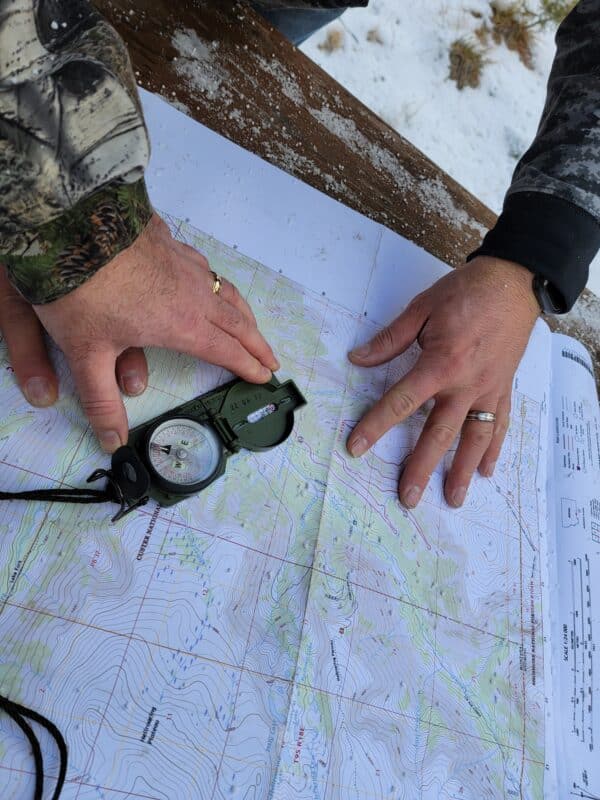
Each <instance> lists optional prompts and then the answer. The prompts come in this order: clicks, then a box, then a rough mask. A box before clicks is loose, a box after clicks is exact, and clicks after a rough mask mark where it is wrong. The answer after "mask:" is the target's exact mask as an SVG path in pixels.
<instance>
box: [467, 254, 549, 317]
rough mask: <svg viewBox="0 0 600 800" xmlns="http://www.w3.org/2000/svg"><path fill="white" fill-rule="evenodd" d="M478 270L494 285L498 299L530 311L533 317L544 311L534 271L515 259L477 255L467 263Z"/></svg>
mask: <svg viewBox="0 0 600 800" xmlns="http://www.w3.org/2000/svg"><path fill="white" fill-rule="evenodd" d="M467 266H469V267H472V268H474V269H476V270H477V272H478V273H479V274H480V275H482V277H485V280H486V281H488V282H489V284H490V285H492V286H493V287H494V289H495V290H496V292H497V293H498V299H499V301H501V300H502V299H505V300H506V301H507V302H510V304H511V305H514V304H515V303H516V304H518V306H519V307H522V308H523V309H526V310H527V311H529V312H530V313H531V314H532V315H533V317H534V318H535V317H538V316H539V315H540V314H541V313H542V310H543V309H542V308H541V306H540V302H539V300H538V298H537V296H536V293H535V291H534V285H533V284H534V278H535V276H534V275H533V273H532V272H531V271H530V270H529V269H527V267H524V266H523V265H522V264H518V263H517V262H515V261H508V260H506V259H503V258H495V257H493V256H483V255H482V256H476V257H475V258H474V259H473V260H472V261H470V262H469V264H468V265H467Z"/></svg>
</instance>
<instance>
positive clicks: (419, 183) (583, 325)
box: [95, 0, 600, 374]
mask: <svg viewBox="0 0 600 800" xmlns="http://www.w3.org/2000/svg"><path fill="white" fill-rule="evenodd" d="M95 5H96V6H97V7H98V9H99V10H100V11H101V12H102V13H103V14H104V15H105V16H106V17H107V18H108V19H109V21H110V22H111V23H112V24H113V25H114V26H115V27H116V28H117V30H118V31H119V32H120V33H121V35H122V36H123V38H124V39H125V41H126V42H127V45H128V47H129V52H130V54H131V58H132V61H133V65H134V69H135V70H136V77H137V80H138V82H139V84H140V85H141V86H143V87H144V88H146V89H148V90H149V91H152V92H156V93H157V94H159V95H161V96H162V97H164V98H165V99H166V100H168V101H169V102H171V103H173V104H175V105H176V106H177V107H178V108H180V109H181V110H183V111H185V112H186V113H187V114H189V115H190V116H192V117H193V118H195V119H197V120H199V121H200V122H202V123H204V124H205V125H208V126H209V127H210V128H212V129H213V130H215V131H217V132H218V133H220V134H222V135H224V136H226V137H227V138H229V139H231V140H232V141H234V142H236V143H237V144H239V145H241V146H242V147H245V148H246V149H248V150H251V151H252V152H254V153H256V154H258V155H259V156H261V157H262V158H265V159H266V160H267V161H270V162H271V163H273V164H275V165H277V166H278V167H281V168H282V169H284V170H286V171H287V172H289V173H291V174H293V175H295V176H297V177H298V178H300V179H301V180H303V181H305V182H306V183H309V184H310V185H312V186H314V187H315V188H317V189H320V190H321V191H323V192H326V193H327V194H329V195H331V196H332V197H335V198H336V199H338V200H340V201H341V202H343V203H345V204H346V205H348V206H350V207H352V208H354V209H356V210H357V211H359V212H361V213H362V214H366V215H367V216H369V217H371V218H372V219H375V220H377V221H378V222H381V223H382V224H384V225H385V226H387V227H388V228H391V229H392V230H394V231H396V232H398V233H400V234H402V235H403V236H406V237H407V238H409V239H411V240H412V241H414V242H416V243H417V244H419V245H421V246H422V247H424V248H425V249H426V250H428V251H429V252H430V253H433V254H434V255H435V256H437V257H438V258H440V259H442V260H443V261H445V262H447V263H448V264H451V265H453V266H457V265H459V264H461V263H463V261H464V259H465V256H466V255H467V254H468V253H469V252H470V251H471V250H473V249H475V248H476V247H477V246H478V244H479V243H480V241H481V237H482V235H483V234H484V233H485V231H486V230H487V229H488V228H489V227H490V226H491V225H492V224H493V222H494V219H495V216H494V214H493V213H492V212H491V211H490V210H489V209H488V208H487V207H486V206H484V205H483V204H482V203H481V202H480V201H479V200H477V199H476V198H475V197H473V195H471V194H469V192H467V191H466V190H465V189H464V188H463V187H462V186H460V185H459V184H458V183H456V181H454V180H453V179H452V178H450V177H449V176H448V175H447V174H446V173H445V172H443V171H442V170H441V169H440V168H439V167H437V166H436V165H435V164H434V163H433V162H432V161H430V160H429V159H428V158H427V157H426V156H424V155H423V154H422V153H421V152H420V151H419V150H417V149H416V148H415V147H413V145H411V144H410V142H408V141H407V140H406V139H404V138H403V137H402V136H400V135H399V134H398V133H396V132H395V131H394V130H392V129H391V128H390V127H389V126H388V125H387V124H386V123H385V122H383V121H382V120H381V119H379V118H378V117H377V116H375V114H373V113H372V112H371V111H369V110H368V109H367V108H366V107H365V106H364V105H362V104H361V103H360V102H359V101H358V100H356V98H355V97H353V96H352V95H351V94H349V93H348V92H347V91H346V90H345V89H344V88H343V87H342V86H340V85H339V84H338V83H336V82H335V81H334V80H333V79H332V78H331V77H330V76H329V75H327V73H325V72H324V71H323V70H322V69H320V68H319V67H318V66H316V65H315V64H314V63H313V62H312V61H310V60H309V59H308V58H307V57H306V56H305V55H303V54H302V53H301V52H300V51H298V50H297V49H296V48H294V47H293V46H292V45H290V44H289V43H288V42H287V41H286V40H285V39H284V38H283V37H282V36H280V35H279V33H278V32H277V31H275V30H273V29H272V28H271V27H270V26H269V25H268V24H267V23H266V22H265V21H264V20H262V18H261V17H259V16H258V15H257V14H255V13H254V12H253V11H252V10H251V9H249V8H248V7H246V6H244V5H241V4H237V3H229V2H223V3H217V2H215V0H204V1H203V0H194V2H190V0H188V1H187V2H183V0H96V2H95ZM398 79H401V76H399V78H398ZM552 326H553V327H554V328H557V329H559V330H562V331H564V332H566V333H570V334H571V335H574V336H577V338H579V339H581V340H582V341H583V342H584V344H585V345H586V346H587V347H588V348H589V349H590V351H591V352H592V353H593V355H594V360H595V363H596V366H597V367H599V366H600V301H599V300H598V298H596V297H595V295H592V294H591V293H590V292H587V291H586V292H584V295H583V297H582V299H581V300H580V301H579V303H578V305H577V306H576V308H575V309H574V311H573V312H571V314H570V315H568V316H567V317H566V318H562V319H559V320H556V321H552ZM597 374H600V370H599V371H598V372H597Z"/></svg>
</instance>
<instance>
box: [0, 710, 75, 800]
mask: <svg viewBox="0 0 600 800" xmlns="http://www.w3.org/2000/svg"><path fill="white" fill-rule="evenodd" d="M0 710H1V711H4V712H5V713H6V714H8V716H9V717H10V718H11V719H12V720H13V721H14V722H15V723H16V724H17V725H18V726H19V728H20V729H21V730H22V731H23V733H24V734H25V736H26V737H27V739H28V741H29V744H30V745H31V750H32V753H33V761H34V764H35V788H34V794H33V800H42V795H43V791H44V760H43V758H42V750H41V747H40V744H39V742H38V739H37V736H36V735H35V733H34V732H33V729H32V727H31V725H30V724H29V723H28V722H27V719H26V718H28V719H30V720H31V721H32V722H37V723H38V725H41V726H42V727H44V728H45V729H46V730H47V731H48V733H49V734H50V735H51V736H52V738H53V739H54V741H55V742H56V746H57V747H58V754H59V758H60V762H59V769H58V777H57V779H56V787H55V789H54V793H53V795H52V798H51V800H58V798H59V797H60V793H61V791H62V788H63V785H64V782H65V777H66V774H67V761H68V750H67V743H66V742H65V740H64V738H63V735H62V733H61V732H60V731H59V730H58V728H57V727H56V725H55V724H54V723H53V722H51V721H50V720H49V719H47V718H46V717H44V716H42V714H38V712H37V711H33V710H32V709H29V708H25V706H21V705H19V704H18V703H13V701H12V700H9V699H8V697H4V696H2V695H0Z"/></svg>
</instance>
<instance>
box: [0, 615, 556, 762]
mask: <svg viewBox="0 0 600 800" xmlns="http://www.w3.org/2000/svg"><path fill="white" fill-rule="evenodd" d="M7 605H10V606H12V607H16V608H21V609H23V610H24V611H30V612H31V613H33V614H42V615H44V616H47V617H51V618H53V619H59V620H62V621H63V622H70V623H72V624H73V625H79V626H81V627H82V628H91V629H92V630H96V631H99V632H100V633H106V634H110V635H111V636H118V637H120V638H122V639H129V640H130V641H133V642H137V643H139V644H145V645H146V646H147V647H150V648H152V647H155V648H156V649H158V650H167V651H168V652H169V653H177V654H178V655H184V656H189V657H190V658H196V659H198V660H199V661H206V662H208V663H210V664H215V665H218V666H220V667H223V668H224V669H234V670H239V671H240V672H246V673H247V674H248V675H254V676H256V677H259V678H263V679H264V680H265V681H267V680H276V681H279V682H280V683H285V684H288V685H290V686H291V685H293V684H294V681H293V680H292V679H290V678H284V677H283V676H281V675H270V674H268V673H266V672H260V671H259V670H256V669H249V668H248V667H244V666H243V665H242V666H240V665H239V664H230V663H228V662H227V661H221V660H220V659H218V658H210V657H209V656H204V655H199V654H198V653H194V652H192V651H191V650H184V649H182V648H180V647H170V646H169V645H168V644H162V643H160V642H150V641H148V640H147V639H144V638H143V637H142V636H135V635H132V634H128V633H120V632H119V631H111V630H109V629H108V628H101V627H99V626H98V625H90V624H88V623H86V622H81V621H80V620H76V619H72V618H69V617H63V616H61V615H60V614H53V613H52V612H51V611H43V610H41V609H37V608H30V607H28V606H24V605H20V604H18V603H13V602H9V603H7ZM296 685H297V686H301V687H302V688H304V689H309V690H310V691H313V692H319V693H320V694H324V695H327V696H328V697H336V698H339V699H341V700H346V701H348V702H349V703H356V704H357V705H361V706H365V707H366V708H371V709H373V710H375V711H384V712H385V713H386V714H391V715H392V716H396V717H402V718H404V719H410V720H413V721H416V720H417V719H418V717H415V716H413V715H412V714H406V713H404V712H402V711H392V710H391V709H389V708H386V707H385V706H380V705H377V704H376V703H368V702H367V701H366V700H359V699H357V698H355V697H350V696H349V695H340V694H336V693H335V692H332V691H329V690H328V689H323V688H321V687H318V686H312V685H311V684H309V683H303V682H302V681H297V682H296ZM431 725H432V726H434V727H436V728H442V729H443V730H447V731H450V732H451V733H456V734H457V735H459V736H468V737H469V738H471V739H477V740H478V741H482V742H487V743H488V744H493V745H496V746H499V747H504V748H506V749H508V750H520V749H521V748H520V747H518V746H516V745H511V744H506V743H502V744H500V745H498V742H496V741H495V740H494V739H486V738H485V737H484V736H477V735H475V734H473V733H468V732H467V731H462V730H460V729H458V728H453V727H451V726H450V725H443V724H442V723H439V722H432V723H431ZM526 761H528V762H530V763H532V764H544V762H543V761H536V760H535V759H533V758H527V759H526Z"/></svg>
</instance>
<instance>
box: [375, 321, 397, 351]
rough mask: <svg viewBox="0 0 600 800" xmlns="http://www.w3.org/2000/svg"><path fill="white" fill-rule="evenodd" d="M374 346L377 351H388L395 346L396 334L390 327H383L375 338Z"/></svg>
mask: <svg viewBox="0 0 600 800" xmlns="http://www.w3.org/2000/svg"><path fill="white" fill-rule="evenodd" d="M371 346H372V348H373V349H374V350H376V351H382V352H387V351H388V350H391V349H392V348H393V347H394V336H393V334H392V332H391V330H390V328H389V327H386V328H382V329H381V330H380V331H379V333H377V334H376V336H375V337H374V338H373V341H372V344H371Z"/></svg>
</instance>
